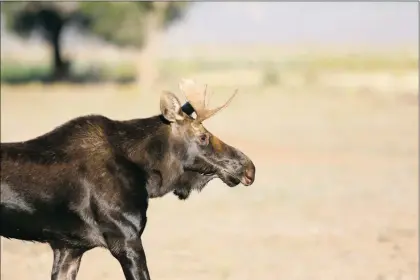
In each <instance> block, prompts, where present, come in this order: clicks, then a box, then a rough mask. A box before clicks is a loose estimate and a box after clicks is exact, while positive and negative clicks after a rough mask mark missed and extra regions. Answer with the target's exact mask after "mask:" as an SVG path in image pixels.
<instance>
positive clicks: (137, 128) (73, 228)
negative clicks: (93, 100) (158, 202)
mask: <svg viewBox="0 0 420 280" xmlns="http://www.w3.org/2000/svg"><path fill="white" fill-rule="evenodd" d="M165 98H166V99H164V101H163V102H164V105H165V106H164V108H165V110H164V111H163V112H162V115H158V116H154V117H150V118H146V119H135V120H128V121H116V120H111V119H109V118H106V117H104V116H99V115H92V116H84V117H79V118H76V119H73V120H71V121H69V122H67V123H65V124H63V125H62V126H60V127H57V128H56V129H54V130H53V131H51V132H49V133H47V134H44V135H42V136H40V137H37V138H35V139H32V140H28V141H24V142H16V143H2V144H1V205H0V218H1V228H0V234H1V236H4V237H6V238H15V239H20V240H27V241H35V242H44V243H48V244H50V246H51V248H52V249H53V252H54V264H53V269H52V273H51V279H56V280H58V279H72V280H74V279H75V278H76V275H77V271H78V268H79V265H80V261H81V257H82V255H83V254H84V253H85V252H86V251H88V250H90V249H92V248H95V247H104V248H107V249H108V250H109V251H110V252H111V254H112V255H113V256H114V257H115V258H116V259H117V260H118V261H119V262H120V264H121V266H122V269H123V272H124V275H125V277H126V279H131V280H140V279H141V280H146V279H150V276H149V272H148V269H147V264H146V257H145V253H144V249H143V246H142V242H141V235H142V232H143V231H144V228H145V226H146V221H147V216H146V211H147V207H148V199H149V198H154V197H161V196H163V195H165V194H167V193H169V192H174V193H175V194H176V195H177V196H178V197H179V198H180V199H186V198H188V196H189V195H190V193H191V190H193V189H196V190H201V189H202V188H203V187H204V186H205V185H206V184H207V183H208V182H209V181H210V180H211V179H213V178H217V177H218V178H220V179H222V180H223V181H224V182H225V183H226V184H228V185H229V186H235V185H237V184H239V182H246V184H247V185H250V184H252V182H253V181H254V176H255V167H254V165H253V163H252V162H251V161H250V160H249V159H248V158H247V157H246V156H245V155H244V154H243V153H241V152H240V151H238V150H236V149H234V148H233V147H230V146H228V145H226V144H224V143H223V142H221V141H220V140H218V139H217V138H215V136H213V135H211V134H210V133H209V132H208V131H206V130H205V129H204V127H200V128H199V129H197V128H192V127H191V125H190V124H191V121H192V118H191V117H189V116H188V115H187V114H185V113H183V112H182V111H181V110H180V106H179V101H178V100H177V99H176V98H175V99H174V96H172V95H170V94H169V95H166V96H165ZM165 102H166V103H165ZM177 102H178V103H177ZM168 104H171V105H168ZM190 109H191V108H190ZM184 110H185V111H186V112H187V113H191V111H190V110H188V107H184ZM174 114H178V115H180V116H182V118H183V119H182V120H177V121H174V119H172V118H171V116H173V115H174ZM203 135H205V136H206V137H204V136H203ZM204 138H206V139H204ZM203 139H204V140H203Z"/></svg>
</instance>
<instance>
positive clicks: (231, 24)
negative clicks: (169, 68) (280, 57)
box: [166, 2, 419, 46]
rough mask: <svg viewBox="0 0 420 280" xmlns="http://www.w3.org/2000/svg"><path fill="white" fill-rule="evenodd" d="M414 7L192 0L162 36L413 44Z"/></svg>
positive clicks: (172, 39) (190, 40)
mask: <svg viewBox="0 0 420 280" xmlns="http://www.w3.org/2000/svg"><path fill="white" fill-rule="evenodd" d="M418 13H419V11H418V3H415V2H412V3H408V2H400V3H397V2H382V3H381V2H341V3H340V2H317V3H310V2H306V3H304V2H294V3H293V2H245V3H244V2H228V3H226V2H225V3H223V2H206V3H195V4H194V6H193V7H192V9H191V10H190V12H189V14H188V15H187V17H186V18H185V20H184V21H183V22H180V23H179V24H177V25H176V26H174V27H173V28H171V29H170V30H169V32H168V33H167V36H166V40H167V42H168V43H169V44H183V43H185V44H195V43H199V44H205V43H215V42H216V43H255V42H260V43H283V44H292V45H294V44H301V43H313V44H354V43H356V44H362V45H375V46H376V45H383V44H386V45H395V44H397V45H398V44H417V43H418V33H419V29H418V28H419V27H418Z"/></svg>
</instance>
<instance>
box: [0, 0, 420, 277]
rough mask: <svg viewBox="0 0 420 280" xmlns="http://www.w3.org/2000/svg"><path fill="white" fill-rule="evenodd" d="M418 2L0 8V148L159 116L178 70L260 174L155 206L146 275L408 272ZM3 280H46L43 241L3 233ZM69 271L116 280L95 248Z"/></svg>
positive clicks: (412, 273) (411, 261)
mask: <svg viewBox="0 0 420 280" xmlns="http://www.w3.org/2000/svg"><path fill="white" fill-rule="evenodd" d="M418 23H419V18H418V3H416V2H394V3H392V2H382V3H381V2H345V3H338V2H337V3H332V2H319V3H313V2H312V3H304V2H298V3H292V2H278V3H271V2H263V3H258V2H246V3H240V2H226V3H224V2H174V1H172V2H64V1H63V2H60V1H58V2H15V3H5V2H2V3H1V141H2V142H9V141H24V140H28V139H30V138H33V137H36V136H38V135H40V134H43V133H46V132H48V131H49V130H51V129H53V128H54V127H55V126H57V125H60V124H62V123H63V122H65V121H67V120H69V119H71V118H74V117H77V116H80V115H85V114H103V115H105V116H107V117H110V118H114V119H129V118H139V117H149V116H151V115H152V114H158V113H159V103H158V102H159V93H160V91H161V90H164V89H166V90H172V91H174V92H175V93H177V94H178V96H179V98H180V99H181V100H182V102H184V100H185V99H184V98H183V96H182V95H181V94H180V93H179V91H178V89H177V83H178V81H179V80H180V79H181V78H183V77H190V78H194V79H196V81H197V82H199V83H200V84H203V85H204V84H208V86H209V89H210V90H211V91H213V92H214V94H213V95H212V98H213V99H212V102H211V104H213V105H216V104H217V103H220V102H223V101H224V100H226V98H227V97H228V96H229V95H230V94H231V93H232V92H233V90H234V89H235V88H238V89H239V93H240V94H239V95H238V96H237V97H236V99H235V100H234V101H233V102H232V103H231V105H230V107H229V108H228V109H226V110H224V111H223V112H222V113H220V114H218V115H216V116H215V117H214V118H212V119H210V120H208V121H206V123H205V125H206V127H207V128H208V129H209V130H210V131H211V132H212V133H213V134H215V135H217V136H218V137H220V138H221V139H222V140H224V141H225V142H227V143H228V144H230V145H233V146H235V147H237V148H239V149H241V150H242V151H243V152H245V153H246V154H247V155H249V156H250V158H252V159H253V161H254V163H255V165H256V168H257V173H256V181H255V183H254V185H252V186H251V187H248V188H246V187H243V186H238V187H237V188H234V189H231V188H228V187H227V186H225V185H223V183H221V181H220V180H214V181H212V182H211V183H210V184H209V185H208V186H207V187H206V188H205V189H204V190H203V191H202V192H201V193H200V194H193V195H192V196H191V197H190V198H189V199H188V200H187V201H186V202H183V201H179V200H177V198H176V197H175V196H174V195H172V194H168V195H167V196H165V197H163V198H160V199H155V200H152V201H151V203H150V207H149V211H148V217H149V220H148V225H147V228H146V230H145V233H144V235H143V240H144V244H145V249H146V254H147V258H148V264H149V269H150V273H151V277H152V279H167V280H169V279H174V280H175V279H201V280H207V279H208V280H210V279H212V280H213V279H221V280H225V279H229V280H230V279H232V280H233V279H241V280H245V279H264V280H265V279H267V280H268V279H288V280H308V279H319V280H333V279H340V280H354V279H358V280H365V279H366V280H367V279H369V280H388V279H389V280H391V279H395V280H409V279H413V280H414V279H418V250H417V249H418V239H417V236H418V170H419V165H418V152H419V151H418V140H419V139H418V137H419V131H418V85H419V80H418V74H419V73H418V58H419V57H418V48H419V35H418V34H419V27H418V26H419V25H418ZM1 250H2V252H1V279H4V280H14V279H21V280H24V279H31V280H37V279H49V277H50V276H49V275H50V271H51V266H52V253H51V251H50V249H49V247H48V246H47V245H42V244H33V243H29V242H26V243H25V242H21V241H15V240H5V239H3V238H2V246H1ZM77 279H89V280H96V279H104V280H106V279H123V274H122V271H121V268H120V267H119V264H118V263H117V261H116V260H115V259H114V258H113V257H112V256H111V255H110V254H109V253H108V252H107V251H105V250H102V249H95V250H92V251H90V252H88V253H87V254H86V255H85V256H84V257H83V261H82V264H81V268H80V272H79V276H78V278H77Z"/></svg>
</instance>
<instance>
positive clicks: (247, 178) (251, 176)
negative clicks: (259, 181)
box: [241, 162, 255, 186]
mask: <svg viewBox="0 0 420 280" xmlns="http://www.w3.org/2000/svg"><path fill="white" fill-rule="evenodd" d="M254 180H255V165H254V164H253V163H252V162H249V163H248V165H247V166H246V168H245V170H244V174H243V176H242V180H241V181H242V184H244V185H245V186H250V185H252V183H254Z"/></svg>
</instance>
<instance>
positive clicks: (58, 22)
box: [1, 2, 86, 41]
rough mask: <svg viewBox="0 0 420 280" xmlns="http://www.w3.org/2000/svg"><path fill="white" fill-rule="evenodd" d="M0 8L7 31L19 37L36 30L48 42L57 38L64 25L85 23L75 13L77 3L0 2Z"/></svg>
mask: <svg viewBox="0 0 420 280" xmlns="http://www.w3.org/2000/svg"><path fill="white" fill-rule="evenodd" d="M1 6H2V11H3V12H4V14H5V15H6V28H7V29H8V30H10V31H14V32H16V33H17V34H19V35H21V36H27V35H29V34H30V33H31V32H32V31H34V30H37V31H40V34H41V35H43V37H44V38H45V39H46V40H48V41H52V40H54V39H55V38H56V37H57V36H59V35H60V32H61V30H62V28H63V26H64V25H66V24H69V23H79V24H80V23H84V22H85V21H86V19H85V18H83V17H82V15H81V14H80V13H79V12H78V11H77V3H68V2H59V3H57V2H2V3H1Z"/></svg>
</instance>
